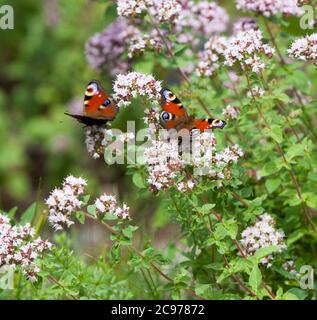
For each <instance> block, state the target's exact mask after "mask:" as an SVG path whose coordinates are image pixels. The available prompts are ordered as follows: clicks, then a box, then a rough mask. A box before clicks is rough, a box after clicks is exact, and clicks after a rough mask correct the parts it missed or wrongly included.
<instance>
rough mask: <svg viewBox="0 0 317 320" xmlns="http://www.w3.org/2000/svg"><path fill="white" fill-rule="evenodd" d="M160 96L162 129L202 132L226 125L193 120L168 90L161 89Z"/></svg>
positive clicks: (209, 120)
mask: <svg viewBox="0 0 317 320" xmlns="http://www.w3.org/2000/svg"><path fill="white" fill-rule="evenodd" d="M161 94H162V101H163V103H162V108H163V111H162V112H161V114H160V123H161V125H162V127H163V128H164V129H172V128H173V129H176V130H177V131H180V130H182V129H187V130H189V131H192V130H195V129H197V130H199V131H204V130H207V129H217V128H218V129H222V128H223V127H224V126H225V125H226V122H225V121H224V120H220V119H212V118H209V119H208V118H207V119H195V118H194V117H193V116H189V115H188V114H187V112H186V110H185V108H184V106H183V104H182V103H181V101H180V100H179V99H178V98H177V97H176V95H175V94H174V93H173V92H172V91H171V90H169V89H162V91H161Z"/></svg>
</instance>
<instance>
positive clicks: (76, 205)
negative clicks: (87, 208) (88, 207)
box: [46, 176, 87, 231]
mask: <svg viewBox="0 0 317 320" xmlns="http://www.w3.org/2000/svg"><path fill="white" fill-rule="evenodd" d="M86 185H87V182H86V180H84V179H83V178H75V177H73V176H68V177H67V178H66V179H65V180H64V183H63V188H62V189H58V188H56V189H54V190H53V191H52V193H51V194H50V196H49V197H48V199H47V200H46V204H47V205H48V209H49V217H48V220H49V222H50V224H51V225H52V226H53V228H54V229H55V230H56V231H57V230H62V229H63V228H64V227H65V226H66V227H67V228H69V227H70V226H71V225H72V224H74V222H73V221H72V220H71V216H72V214H73V213H75V212H76V211H79V210H80V209H81V207H82V204H83V203H82V201H80V200H79V199H78V197H79V196H80V195H82V194H83V193H84V188H85V186H86Z"/></svg>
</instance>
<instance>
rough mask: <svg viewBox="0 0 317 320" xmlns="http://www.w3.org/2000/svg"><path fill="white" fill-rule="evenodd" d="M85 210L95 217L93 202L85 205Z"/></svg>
mask: <svg viewBox="0 0 317 320" xmlns="http://www.w3.org/2000/svg"><path fill="white" fill-rule="evenodd" d="M87 212H88V213H89V214H91V215H92V216H94V217H95V216H96V206H95V205H94V204H91V205H89V206H87Z"/></svg>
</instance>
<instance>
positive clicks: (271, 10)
mask: <svg viewBox="0 0 317 320" xmlns="http://www.w3.org/2000/svg"><path fill="white" fill-rule="evenodd" d="M236 5H237V9H239V10H243V11H253V12H256V13H260V14H262V15H264V16H265V17H270V16H272V15H276V14H279V13H281V14H284V15H293V16H299V15H301V14H302V10H301V9H300V8H299V6H298V5H299V1H297V0H236Z"/></svg>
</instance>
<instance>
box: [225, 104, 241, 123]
mask: <svg viewBox="0 0 317 320" xmlns="http://www.w3.org/2000/svg"><path fill="white" fill-rule="evenodd" d="M239 113H240V108H239V107H234V106H231V105H228V106H226V107H225V108H224V109H223V111H222V115H223V116H224V117H225V119H226V120H234V119H237V118H238V116H239Z"/></svg>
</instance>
